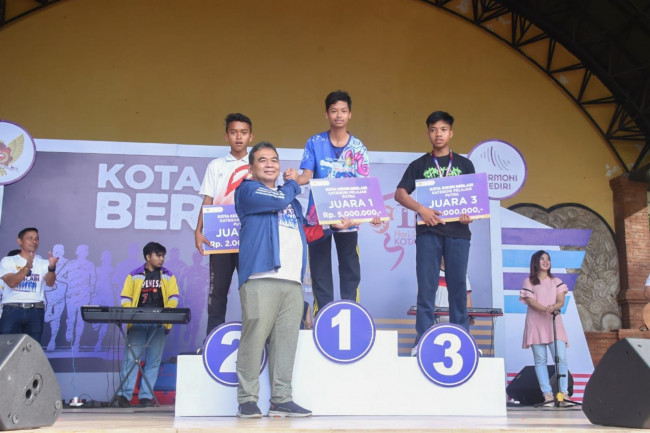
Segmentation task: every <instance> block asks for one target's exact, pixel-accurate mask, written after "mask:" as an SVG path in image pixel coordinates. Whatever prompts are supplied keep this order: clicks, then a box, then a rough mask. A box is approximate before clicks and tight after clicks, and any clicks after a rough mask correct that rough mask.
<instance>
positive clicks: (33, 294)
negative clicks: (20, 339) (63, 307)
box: [0, 227, 59, 344]
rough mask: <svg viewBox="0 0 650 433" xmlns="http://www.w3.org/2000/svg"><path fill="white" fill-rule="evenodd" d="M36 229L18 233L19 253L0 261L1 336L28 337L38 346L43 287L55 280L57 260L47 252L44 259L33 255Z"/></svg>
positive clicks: (37, 242)
mask: <svg viewBox="0 0 650 433" xmlns="http://www.w3.org/2000/svg"><path fill="white" fill-rule="evenodd" d="M38 245H39V238H38V230H37V229H35V228H33V227H29V228H25V229H23V230H21V231H20V233H18V246H19V247H20V253H19V254H17V255H15V256H7V257H4V258H3V259H2V261H0V276H1V277H2V281H3V282H4V293H3V295H2V316H1V317H0V334H27V335H29V336H30V337H32V338H33V339H34V340H36V341H37V342H38V343H39V344H40V341H41V335H42V334H43V323H44V319H45V291H44V283H45V285H48V286H52V285H53V284H54V282H55V281H56V274H55V271H56V264H57V262H58V261H59V258H58V257H54V256H53V255H52V252H51V251H50V252H49V259H48V260H45V259H43V258H41V257H40V256H37V255H36V250H37V249H38Z"/></svg>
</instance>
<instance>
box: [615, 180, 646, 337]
mask: <svg viewBox="0 0 650 433" xmlns="http://www.w3.org/2000/svg"><path fill="white" fill-rule="evenodd" d="M609 186H610V188H611V189H612V191H613V193H614V225H615V231H616V244H617V245H616V246H617V249H618V263H619V272H620V277H621V291H620V292H619V294H618V303H619V304H620V306H621V313H622V317H621V318H622V320H623V328H627V329H638V328H639V327H640V326H641V325H642V324H643V318H642V315H641V310H642V309H643V307H644V306H645V305H646V303H647V302H648V301H647V300H646V299H645V296H644V295H643V291H644V289H645V282H646V279H647V278H648V275H649V274H650V230H649V228H648V196H647V191H648V184H647V183H645V182H635V181H632V180H630V179H628V178H627V176H625V175H622V176H619V177H616V178H614V179H612V180H610V182H609Z"/></svg>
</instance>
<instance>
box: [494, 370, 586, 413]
mask: <svg viewBox="0 0 650 433" xmlns="http://www.w3.org/2000/svg"><path fill="white" fill-rule="evenodd" d="M546 367H547V368H548V376H549V377H550V382H551V388H552V389H553V395H555V394H556V393H557V378H556V377H555V365H547V366H546ZM568 391H569V395H573V376H572V375H571V372H569V389H568ZM506 393H507V394H508V396H509V397H510V398H512V399H514V400H517V401H518V402H519V403H520V404H522V405H523V406H532V405H535V404H539V403H542V402H543V401H544V395H543V394H542V390H541V389H540V387H539V382H538V381H537V375H536V374H535V366H533V365H527V366H526V367H524V368H522V369H521V371H520V372H519V373H518V374H517V375H516V376H515V378H514V379H512V382H510V384H509V385H508V386H507V387H506Z"/></svg>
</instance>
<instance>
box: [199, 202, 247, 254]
mask: <svg viewBox="0 0 650 433" xmlns="http://www.w3.org/2000/svg"><path fill="white" fill-rule="evenodd" d="M240 228H241V222H240V221H239V217H237V212H235V205H234V204H225V205H208V206H203V235H204V236H205V237H206V238H207V239H208V241H209V242H210V246H207V245H205V244H203V247H204V249H203V253H204V254H223V253H237V252H239V229H240Z"/></svg>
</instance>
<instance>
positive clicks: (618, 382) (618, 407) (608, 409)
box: [582, 338, 650, 428]
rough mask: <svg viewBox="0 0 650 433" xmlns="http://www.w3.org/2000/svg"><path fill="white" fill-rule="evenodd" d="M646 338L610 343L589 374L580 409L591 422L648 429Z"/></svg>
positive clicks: (649, 357) (649, 382)
mask: <svg viewBox="0 0 650 433" xmlns="http://www.w3.org/2000/svg"><path fill="white" fill-rule="evenodd" d="M648 396H650V340H648V339H644V338H626V339H625V340H621V341H619V342H618V343H616V344H614V345H612V347H610V348H609V349H608V350H607V352H605V355H604V356H603V358H602V359H601V360H600V362H599V363H598V366H597V367H596V369H595V370H594V374H592V375H591V378H590V379H589V382H587V386H586V387H585V395H584V398H583V401H582V410H583V412H584V413H585V415H587V418H589V421H591V422H592V423H594V424H599V425H607V426H616V427H632V428H650V401H649V400H648Z"/></svg>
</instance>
